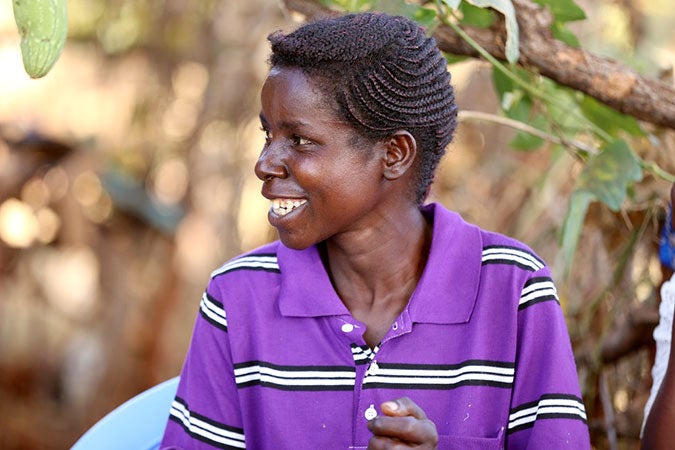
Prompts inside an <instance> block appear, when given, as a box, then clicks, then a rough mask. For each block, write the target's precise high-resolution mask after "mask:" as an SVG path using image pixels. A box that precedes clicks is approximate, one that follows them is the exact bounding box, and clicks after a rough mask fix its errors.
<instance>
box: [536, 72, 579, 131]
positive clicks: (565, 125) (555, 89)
mask: <svg viewBox="0 0 675 450" xmlns="http://www.w3.org/2000/svg"><path fill="white" fill-rule="evenodd" d="M541 87H542V89H543V90H544V94H545V98H546V99H547V100H549V101H547V107H548V113H549V119H550V120H551V122H552V123H555V124H557V126H558V127H559V128H560V130H561V131H562V132H563V133H564V134H565V135H566V136H573V135H574V134H576V133H579V132H582V131H584V130H587V129H588V122H587V121H586V119H585V118H584V116H583V114H582V113H581V110H580V108H579V105H578V103H577V99H576V95H577V91H574V90H571V89H568V88H565V87H562V86H560V85H559V84H557V83H555V82H553V81H551V80H549V79H546V78H544V79H542V83H541Z"/></svg>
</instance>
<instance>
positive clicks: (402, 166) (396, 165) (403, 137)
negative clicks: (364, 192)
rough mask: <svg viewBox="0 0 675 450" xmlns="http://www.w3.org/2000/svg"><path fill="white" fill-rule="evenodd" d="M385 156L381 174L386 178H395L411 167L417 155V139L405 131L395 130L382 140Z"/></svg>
mask: <svg viewBox="0 0 675 450" xmlns="http://www.w3.org/2000/svg"><path fill="white" fill-rule="evenodd" d="M383 143H384V144H385V156H384V159H383V163H384V171H383V175H384V177H385V178H386V179H387V180H395V179H397V178H400V177H401V176H403V175H404V174H405V173H407V172H409V171H410V170H411V168H412V167H413V163H414V162H415V158H416V157H417V141H416V140H415V137H414V136H413V135H412V134H410V133H409V132H407V131H404V130H401V131H397V132H395V133H394V134H392V135H391V136H389V137H388V138H385V139H384V140H383Z"/></svg>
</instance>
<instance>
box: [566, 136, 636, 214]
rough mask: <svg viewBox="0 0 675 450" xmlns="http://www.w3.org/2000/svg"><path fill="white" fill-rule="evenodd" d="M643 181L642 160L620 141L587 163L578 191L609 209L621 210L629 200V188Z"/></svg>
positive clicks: (624, 142) (609, 145)
mask: <svg viewBox="0 0 675 450" xmlns="http://www.w3.org/2000/svg"><path fill="white" fill-rule="evenodd" d="M641 179H642V168H641V167H640V161H639V160H638V158H637V156H635V154H634V153H633V151H632V150H631V149H630V147H629V146H628V144H627V143H626V141H624V140H622V139H617V140H615V141H613V142H610V143H609V144H607V146H606V147H605V149H604V150H603V151H602V152H601V153H599V154H597V155H595V156H594V157H592V158H591V159H589V160H588V163H587V164H586V167H585V168H584V170H583V171H582V172H581V175H580V176H579V179H578V180H577V186H576V190H577V191H580V192H587V193H589V194H590V195H592V196H593V197H594V198H595V199H597V200H599V201H601V202H602V203H604V204H606V205H607V206H608V207H609V208H610V209H612V210H614V211H618V210H619V208H621V203H622V202H623V201H624V199H625V198H626V190H627V188H628V186H629V185H630V184H631V183H633V182H635V181H640V180H641Z"/></svg>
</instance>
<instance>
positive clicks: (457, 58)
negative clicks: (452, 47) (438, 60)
mask: <svg viewBox="0 0 675 450" xmlns="http://www.w3.org/2000/svg"><path fill="white" fill-rule="evenodd" d="M443 56H444V57H445V60H446V61H447V62H448V64H457V63H460V62H462V61H466V60H467V59H469V57H468V56H462V55H453V54H452V53H443Z"/></svg>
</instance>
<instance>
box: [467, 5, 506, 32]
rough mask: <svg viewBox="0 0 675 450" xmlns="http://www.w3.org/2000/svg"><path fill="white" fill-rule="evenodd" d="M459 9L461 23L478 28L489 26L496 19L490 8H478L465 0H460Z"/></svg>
mask: <svg viewBox="0 0 675 450" xmlns="http://www.w3.org/2000/svg"><path fill="white" fill-rule="evenodd" d="M459 10H460V12H461V13H462V23H464V24H466V25H470V26H474V27H478V28H490V27H491V26H492V24H493V23H495V20H496V19H497V18H496V17H495V14H494V12H492V10H490V9H487V8H478V7H477V6H473V5H472V4H470V3H467V2H462V3H461V4H460V5H459Z"/></svg>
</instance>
